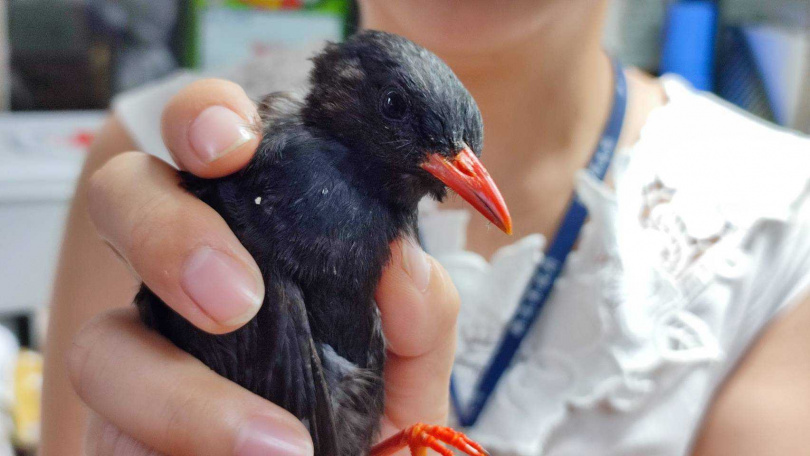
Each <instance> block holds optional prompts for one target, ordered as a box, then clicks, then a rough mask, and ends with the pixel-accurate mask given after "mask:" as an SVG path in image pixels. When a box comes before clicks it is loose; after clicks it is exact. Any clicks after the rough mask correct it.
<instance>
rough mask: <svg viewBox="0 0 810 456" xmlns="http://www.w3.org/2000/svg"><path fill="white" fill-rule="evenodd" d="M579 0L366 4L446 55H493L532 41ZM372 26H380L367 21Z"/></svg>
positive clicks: (380, 0)
mask: <svg viewBox="0 0 810 456" xmlns="http://www.w3.org/2000/svg"><path fill="white" fill-rule="evenodd" d="M570 1H573V0H510V1H497V0H464V2H459V1H456V0H401V1H400V0H397V1H395V2H391V1H388V0H360V5H361V11H368V10H370V9H373V10H375V12H378V13H380V17H382V18H384V20H386V21H388V23H390V25H391V27H389V31H391V32H394V33H398V34H401V35H403V36H405V37H407V38H409V39H411V40H413V41H415V42H416V43H418V44H420V45H422V46H424V47H426V48H428V49H430V50H431V51H433V52H435V53H437V54H439V55H440V56H441V55H454V54H480V53H491V52H497V51H499V50H503V49H507V48H509V47H510V46H513V45H515V44H516V43H519V42H521V41H522V40H526V39H529V38H530V37H531V36H533V34H534V32H536V31H537V29H538V27H542V25H543V23H544V22H545V21H546V20H547V19H553V17H552V16H553V15H554V14H558V12H559V11H560V9H559V8H557V9H555V8H552V6H553V5H554V4H559V3H560V2H570ZM365 25H366V26H372V27H373V26H374V25H375V24H373V23H367V24H365Z"/></svg>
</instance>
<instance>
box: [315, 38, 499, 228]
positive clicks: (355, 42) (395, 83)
mask: <svg viewBox="0 0 810 456" xmlns="http://www.w3.org/2000/svg"><path fill="white" fill-rule="evenodd" d="M313 61H314V68H313V70H312V73H311V77H310V83H311V88H310V92H309V95H308V96H307V99H306V103H305V107H304V110H303V118H304V122H306V123H308V124H310V125H312V126H315V127H317V128H319V129H321V130H323V131H325V132H326V133H328V134H329V135H330V136H332V137H335V138H337V139H338V140H340V141H341V142H342V143H343V144H345V145H346V146H348V147H350V148H351V149H352V150H353V151H354V152H355V153H356V160H358V162H360V164H361V165H362V166H366V167H367V169H368V170H369V172H371V173H382V174H383V175H384V177H385V187H386V190H388V191H387V194H388V195H390V197H391V198H394V199H396V200H397V202H399V203H402V204H404V205H414V204H415V203H416V202H418V201H419V199H421V198H422V197H423V196H425V195H427V194H430V195H432V196H433V197H435V198H437V199H439V200H441V199H442V198H443V197H444V196H445V194H446V189H447V187H449V188H451V189H452V190H454V191H455V192H456V193H458V194H459V195H460V196H461V197H462V198H464V199H465V200H467V201H468V202H469V203H470V204H472V205H473V206H474V207H475V208H476V209H477V210H478V211H480V212H481V213H482V214H483V215H484V216H485V217H487V218H488V219H489V220H490V221H492V222H493V223H494V224H495V225H496V226H498V227H499V228H501V229H502V230H504V231H505V232H507V233H511V230H512V220H511V218H510V216H509V211H508V210H507V208H506V204H505V203H504V201H503V198H502V197H501V194H500V191H499V190H498V188H497V187H496V186H495V183H494V182H493V181H492V179H491V178H490V177H489V174H488V173H487V171H486V169H485V168H484V167H483V165H482V164H481V162H480V160H479V158H478V157H480V156H481V148H482V145H483V134H484V131H483V123H482V120H481V113H480V112H479V111H478V106H477V105H476V104H475V100H473V98H472V96H471V95H470V93H469V92H468V91H467V89H465V88H464V86H463V85H462V84H461V82H460V81H459V80H458V78H457V77H456V75H455V74H453V72H452V70H450V68H449V67H448V66H447V65H446V64H445V63H444V62H443V61H442V60H441V59H439V58H438V57H436V56H435V55H434V54H433V53H431V52H429V51H428V50H426V49H424V48H422V47H420V46H418V45H416V44H414V43H413V42H411V41H409V40H407V39H405V38H402V37H400V36H397V35H392V34H389V33H384V32H378V31H365V32H362V33H359V34H357V35H354V36H353V37H352V38H350V39H349V40H347V41H346V42H344V43H341V44H329V45H328V46H327V47H326V49H325V50H324V51H323V52H322V53H321V54H319V55H318V56H316V57H315V58H314V59H313Z"/></svg>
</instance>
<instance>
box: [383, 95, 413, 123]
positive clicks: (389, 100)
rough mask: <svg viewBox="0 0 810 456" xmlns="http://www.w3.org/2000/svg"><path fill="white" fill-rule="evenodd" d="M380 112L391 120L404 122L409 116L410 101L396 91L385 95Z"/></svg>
mask: <svg viewBox="0 0 810 456" xmlns="http://www.w3.org/2000/svg"><path fill="white" fill-rule="evenodd" d="M380 110H381V111H382V114H383V115H384V116H385V117H387V118H388V119H391V120H402V119H404V118H405V116H406V115H407V114H408V101H407V100H405V97H404V96H402V94H401V93H399V92H397V91H396V90H388V91H386V92H385V93H383V96H382V101H381V106H380Z"/></svg>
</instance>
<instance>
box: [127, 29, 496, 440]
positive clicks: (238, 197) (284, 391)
mask: <svg viewBox="0 0 810 456" xmlns="http://www.w3.org/2000/svg"><path fill="white" fill-rule="evenodd" d="M369 43H372V45H371V46H370V47H369ZM388 45H391V47H390V48H389V49H385V47H386V46H388ZM369 53H370V55H369ZM375 53H376V54H375ZM403 56H404V57H406V58H405V59H404V60H402V59H401V58H402V57H403ZM366 57H368V58H367V59H366ZM319 59H320V62H321V65H319V61H318V60H317V59H316V72H315V74H314V76H313V81H314V82H315V84H314V86H313V91H312V92H310V98H308V100H307V102H305V103H297V102H295V101H294V100H291V99H289V98H287V97H285V96H274V97H271V99H270V100H269V102H268V103H267V106H266V107H265V110H264V111H265V120H266V121H267V120H268V119H271V120H273V122H267V123H266V130H265V138H264V144H263V149H262V150H261V152H260V154H259V155H258V156H257V158H255V159H254V161H253V163H252V164H251V165H250V166H249V167H248V168H247V169H246V170H244V171H241V172H239V173H237V174H235V175H233V176H232V177H227V178H223V179H218V180H215V181H208V180H200V179H196V178H194V177H193V176H191V175H189V174H187V175H185V176H184V181H185V185H186V186H187V188H189V189H190V190H191V191H192V192H193V193H194V194H196V195H197V196H199V197H200V198H201V199H203V200H204V201H206V202H207V203H208V204H209V205H211V206H213V207H215V208H216V209H217V210H218V211H219V212H220V214H222V215H223V216H224V218H225V221H226V222H228V223H229V224H230V226H231V228H233V229H234V231H236V233H237V236H239V238H240V240H241V241H242V242H243V243H244V244H245V246H246V247H247V248H248V250H249V251H250V253H251V254H252V255H253V256H254V257H255V258H256V259H257V260H258V264H259V267H260V269H261V270H262V273H263V276H264V279H265V282H266V283H267V290H266V295H265V299H264V301H265V303H264V306H263V308H262V310H260V313H259V315H258V316H257V317H256V318H254V319H253V320H251V321H250V322H249V323H248V325H247V326H246V327H243V328H242V329H239V330H237V331H234V332H231V333H229V334H225V335H222V336H213V335H211V334H208V333H206V332H203V331H199V330H197V329H196V328H195V327H194V326H192V325H189V324H188V323H187V322H186V321H185V320H184V319H182V318H180V317H179V315H178V314H177V313H174V311H173V310H171V309H170V308H168V307H166V305H165V304H163V301H161V300H160V299H159V298H157V295H156V294H155V293H152V291H151V290H150V289H147V288H144V290H142V293H141V294H140V295H139V298H138V300H137V302H138V304H139V307H140V308H141V311H142V316H143V317H144V319H145V320H146V321H147V323H149V324H150V325H151V326H153V327H155V328H157V329H158V330H159V331H160V332H162V333H163V334H164V335H166V336H167V337H169V338H170V339H171V340H172V341H173V342H175V344H177V345H179V346H180V347H181V348H183V349H185V350H187V351H189V352H191V353H192V354H194V355H195V356H196V357H198V358H200V359H201V360H203V361H204V362H205V363H206V364H208V365H209V367H211V368H213V369H215V370H216V371H217V372H218V373H220V374H221V375H223V376H226V377H228V378H230V379H232V380H234V381H236V382H237V383H239V384H241V385H242V386H245V387H246V388H248V389H250V390H252V391H254V392H256V393H258V394H260V395H262V396H264V397H266V398H270V399H273V400H274V401H276V402H278V403H280V404H281V405H283V406H284V407H285V408H287V409H288V410H290V411H292V412H293V413H294V414H295V415H296V416H298V417H299V418H301V419H302V420H303V421H304V422H305V424H306V425H307V427H308V429H309V431H310V432H311V433H312V434H313V437H314V438H315V443H316V448H318V450H317V452H318V454H358V452H359V453H365V452H367V451H368V448H369V445H370V442H371V439H372V438H373V437H374V436H375V435H376V429H377V426H378V421H379V419H380V417H381V412H382V400H383V394H382V393H383V384H382V362H383V356H384V354H385V346H384V343H383V341H382V338H381V333H380V318H379V316H378V315H377V309H376V305H375V304H374V301H373V299H372V298H373V296H372V295H373V294H374V286H372V288H368V286H367V284H368V283H372V284H374V285H375V286H376V283H377V281H378V279H379V278H380V275H379V274H380V273H381V272H382V267H383V266H384V264H385V263H386V262H387V261H388V259H389V258H390V252H389V250H388V245H389V244H390V242H393V241H394V240H395V239H397V238H399V237H403V235H405V236H407V235H411V236H412V235H413V234H414V222H415V204H416V202H418V200H419V199H420V198H421V197H422V196H423V195H424V194H428V193H430V194H433V195H434V196H436V197H441V196H443V194H444V185H449V186H451V187H453V188H455V189H456V190H457V191H458V192H459V193H460V194H461V195H462V196H463V197H465V199H468V200H470V202H471V203H473V205H474V206H476V207H477V208H478V209H479V210H481V211H482V213H484V215H486V216H487V217H488V218H490V219H491V220H492V221H493V222H495V223H496V224H497V225H498V226H500V227H501V228H502V229H504V230H506V231H508V230H509V227H510V221H509V218H508V213H507V212H506V211H505V206H504V205H503V201H502V200H501V199H500V195H499V194H498V193H497V189H495V187H494V185H493V184H492V182H491V180H489V179H488V176H487V175H486V172H485V171H484V170H483V167H481V166H480V162H478V159H477V154H478V153H480V142H481V128H480V115H478V113H477V108H475V106H474V102H472V103H471V98H469V94H467V93H466V91H465V90H464V89H463V87H461V85H460V83H458V81H457V80H455V77H454V76H453V75H452V73H451V72H449V69H446V67H443V64H441V62H440V61H438V59H435V57H434V56H432V54H429V53H427V52H426V51H424V50H422V49H420V48H418V47H415V46H414V45H412V43H409V42H406V41H405V40H401V39H398V38H396V37H391V36H388V35H385V34H370V33H366V34H363V35H361V37H360V38H357V39H355V40H354V43H353V45H351V44H350V45H348V46H341V47H333V48H331V49H329V50H328V51H327V52H326V53H324V54H323V55H322V56H321V57H319ZM330 59H337V60H333V61H330ZM357 59H359V60H360V61H359V62H350V63H351V65H350V67H348V68H347V67H346V66H345V63H346V62H347V61H351V60H357ZM364 59H365V60H364ZM397 59H400V60H397ZM409 59H410V60H409ZM358 63H359V66H358ZM352 66H353V67H352ZM319 67H320V69H321V70H325V71H326V72H325V74H321V75H318V74H317V72H318V69H319ZM381 70H382V71H381ZM334 71H340V74H341V75H343V76H345V77H346V78H347V80H344V81H342V82H340V81H338V84H340V83H342V84H346V85H344V86H343V87H340V86H338V89H343V93H342V91H341V90H333V91H326V92H320V93H319V92H318V89H323V88H324V87H323V86H324V85H325V84H324V83H323V81H328V80H329V81H335V80H336V78H335V77H334V76H335V74H334ZM330 72H331V73H330ZM358 72H359V73H361V74H362V73H365V77H367V78H371V79H372V80H375V82H374V83H372V84H368V81H362V80H357V79H358ZM386 72H387V74H386ZM426 75H427V76H429V77H427V76H426ZM403 76H404V77H403ZM434 76H437V77H438V78H439V81H438V82H436V81H433V80H431V78H433V77H434ZM319 77H322V78H324V79H323V80H322V83H321V84H319V83H318V78H319ZM392 77H393V82H394V85H393V86H392V85H390V84H388V85H385V86H381V84H380V82H381V81H380V80H379V79H380V78H382V82H385V81H386V80H387V81H388V82H391V81H392ZM419 78H421V80H418V79H419ZM442 78H443V79H442ZM368 86H371V87H373V89H372V93H371V94H368V93H362V92H357V91H355V92H353V93H352V92H351V90H349V91H348V96H347V93H346V89H355V90H363V89H365V88H366V87H368ZM431 91H432V92H431ZM372 99H373V100H372ZM312 100H319V101H317V102H313V101H312ZM369 104H371V105H373V108H372V109H381V110H382V118H381V119H377V118H373V117H372V116H370V115H368V113H369V111H368V110H369V106H367V105H369ZM318 106H320V107H326V108H327V109H326V110H324V109H318ZM290 108H292V109H290ZM358 108H359V109H360V110H363V109H365V110H366V113H365V115H361V116H357V115H355V116H354V122H353V121H352V115H353V114H356V112H352V110H353V109H354V110H356V109H358ZM335 109H336V110H337V111H335V112H329V110H335ZM341 110H344V111H343V112H341ZM324 111H326V112H324ZM341 114H342V115H341ZM358 118H359V119H360V121H359V122H358V121H357V119H358ZM392 126H394V127H395V128H392ZM273 129H275V131H274V130H273ZM386 130H388V131H386ZM390 130H393V131H390ZM330 133H331V138H330V137H329V136H330ZM394 142H397V143H399V144H400V146H399V147H397V148H394V149H393V150H395V151H396V152H392V149H391V148H390V147H388V146H387V145H389V144H391V143H394ZM313 170H314V171H313ZM431 175H432V177H431ZM321 188H323V189H326V190H327V191H326V192H322V193H321V195H322V196H326V195H327V193H329V192H330V191H331V192H332V193H333V195H334V194H336V195H337V199H335V200H333V201H332V202H328V203H324V202H323V200H322V199H319V198H320V197H317V196H315V197H314V198H313V196H310V195H309V191H311V190H313V189H315V190H321ZM253 193H256V194H257V195H258V196H256V199H255V202H254V201H253V198H252V196H253ZM248 195H250V196H251V198H250V200H251V202H253V204H254V205H255V206H258V207H251V206H250V205H246V204H245V201H246V200H245V198H244V197H246V196H248ZM290 198H292V199H290ZM262 201H264V202H266V203H267V206H265V207H262ZM347 203H349V204H348V205H347ZM312 204H315V205H314V206H313V205H312ZM341 204H343V206H341ZM296 206H300V207H296ZM302 208H303V209H302ZM296 211H299V212H298V213H296ZM358 212H359V214H358ZM297 214H298V215H297ZM313 216H314V218H315V221H316V223H315V224H312V222H311V221H310V219H311V218H312V217H313ZM347 217H348V219H347ZM347 220H348V224H347ZM270 222H272V223H270ZM259 228H262V229H259ZM373 228H379V229H378V230H374V229H373ZM266 229H269V231H267V230H266ZM285 229H286V230H288V231H287V232H284V231H283V230H285ZM354 235H358V236H359V237H357V238H356V239H357V240H356V241H352V239H355V238H354V237H353V236H354ZM313 236H314V237H313ZM324 237H325V240H326V241H327V242H324V241H322V240H321V239H324ZM329 239H331V241H329ZM319 242H320V243H319ZM344 244H345V245H347V246H348V247H349V249H348V250H346V251H341V248H342V246H343V245H344ZM330 255H334V256H330ZM394 256H396V252H395V253H394ZM352 261H355V263H352ZM357 261H359V263H358V262H357ZM347 266H350V267H349V268H348V269H346V267H347ZM330 273H331V274H330ZM273 279H276V280H273ZM147 282H149V281H148V280H147ZM347 283H348V285H347ZM313 287H314V288H313ZM341 287H342V288H341ZM381 289H382V287H381ZM330 291H332V292H330ZM158 294H160V292H158ZM364 296H368V297H367V298H364ZM346 297H348V298H350V299H346ZM279 305H281V308H279V307H278V306H279ZM381 307H382V306H381ZM172 308H174V307H172ZM262 312H265V314H264V315H263V314H262ZM181 314H182V312H181ZM383 324H384V320H383ZM352 328H354V329H353V330H351V329H352ZM347 329H349V330H348V331H347ZM386 335H387V336H388V332H387V331H386ZM389 340H390V337H389ZM363 347H365V348H363ZM394 347H395V349H396V343H394ZM438 374H441V373H438ZM424 375H425V376H430V375H433V373H431V372H425V373H424ZM285 382H286V383H285ZM424 383H425V384H429V383H430V382H429V381H428V380H425V381H424ZM444 386H445V388H446V383H445V384H444ZM444 397H445V401H446V392H445V394H444ZM358 398H365V399H366V400H365V401H363V402H359V401H358ZM444 404H445V405H446V402H445V403H444ZM400 437H402V438H399V437H397V438H394V439H393V440H389V441H387V443H386V444H384V445H383V446H382V447H377V449H375V450H372V454H380V455H382V454H390V453H391V452H392V451H394V450H396V449H397V447H399V446H402V445H409V446H411V448H412V450H415V451H416V452H419V453H420V454H421V452H422V451H424V448H425V447H428V446H430V447H435V448H436V449H439V450H441V448H440V447H438V446H435V445H434V443H435V438H446V439H447V441H448V443H450V444H454V445H456V446H458V447H460V448H462V449H464V450H466V451H467V452H469V453H470V454H481V453H480V451H481V450H479V449H477V448H476V446H475V445H474V444H473V443H472V442H469V441H467V440H465V439H464V438H463V437H462V436H460V435H459V434H456V433H452V432H450V431H449V430H446V429H443V428H442V429H438V428H434V427H432V426H425V425H417V426H415V427H412V428H409V430H408V431H407V432H404V433H403V434H401V436H400ZM392 442H393V443H392ZM444 451H446V450H444ZM444 451H443V452H444Z"/></svg>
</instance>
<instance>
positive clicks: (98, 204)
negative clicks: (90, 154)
mask: <svg viewBox="0 0 810 456" xmlns="http://www.w3.org/2000/svg"><path fill="white" fill-rule="evenodd" d="M143 155H144V154H142V153H140V152H124V153H121V154H118V155H116V156H114V157H112V158H111V159H109V160H108V161H107V162H106V163H105V164H104V165H103V166H101V167H100V168H99V169H98V170H96V171H95V172H94V173H93V174H92V175H91V176H90V179H89V185H88V187H87V200H88V206H89V210H90V216H91V218H92V219H93V221H94V223H95V222H96V221H97V220H98V217H99V216H101V215H103V214H104V213H105V212H106V210H105V208H106V207H107V203H108V202H109V201H112V200H114V199H115V194H117V193H118V192H117V190H118V189H119V188H120V187H119V186H120V184H121V182H122V177H125V176H127V173H129V172H131V170H132V169H133V168H134V166H133V165H134V164H135V162H137V161H139V160H143V158H144V157H143Z"/></svg>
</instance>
